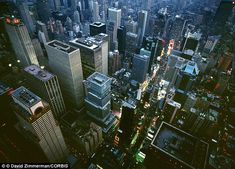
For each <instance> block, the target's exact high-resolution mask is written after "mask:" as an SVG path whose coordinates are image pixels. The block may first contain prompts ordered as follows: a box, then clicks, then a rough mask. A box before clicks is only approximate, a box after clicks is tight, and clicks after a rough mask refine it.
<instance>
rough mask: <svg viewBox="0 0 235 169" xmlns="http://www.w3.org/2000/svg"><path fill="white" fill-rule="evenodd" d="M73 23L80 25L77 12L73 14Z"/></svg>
mask: <svg viewBox="0 0 235 169" xmlns="http://www.w3.org/2000/svg"><path fill="white" fill-rule="evenodd" d="M73 22H75V23H77V24H80V23H81V19H80V13H79V12H78V10H75V11H74V13H73Z"/></svg>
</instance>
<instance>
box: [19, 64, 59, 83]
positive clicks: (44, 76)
mask: <svg viewBox="0 0 235 169" xmlns="http://www.w3.org/2000/svg"><path fill="white" fill-rule="evenodd" d="M24 71H25V72H27V73H29V74H31V75H32V76H34V77H36V78H37V79H40V80H42V81H48V80H49V79H51V78H53V77H54V75H53V74H51V73H49V72H47V71H46V70H43V69H41V68H40V67H39V66H37V65H30V66H28V67H26V68H24Z"/></svg>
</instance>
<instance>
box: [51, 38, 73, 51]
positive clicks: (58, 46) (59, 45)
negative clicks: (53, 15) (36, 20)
mask: <svg viewBox="0 0 235 169" xmlns="http://www.w3.org/2000/svg"><path fill="white" fill-rule="evenodd" d="M47 45H49V46H51V47H53V48H56V49H58V50H61V51H63V52H66V53H71V52H73V51H75V50H77V49H76V48H74V47H72V46H70V45H68V44H66V43H63V42H60V41H58V40H53V41H51V42H48V43H47Z"/></svg>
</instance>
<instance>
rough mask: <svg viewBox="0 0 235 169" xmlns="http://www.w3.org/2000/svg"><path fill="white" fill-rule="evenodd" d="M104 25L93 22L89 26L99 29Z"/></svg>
mask: <svg viewBox="0 0 235 169" xmlns="http://www.w3.org/2000/svg"><path fill="white" fill-rule="evenodd" d="M104 25H105V24H104V23H102V22H93V23H91V24H90V26H95V27H101V26H104Z"/></svg>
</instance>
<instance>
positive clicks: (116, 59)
mask: <svg viewBox="0 0 235 169" xmlns="http://www.w3.org/2000/svg"><path fill="white" fill-rule="evenodd" d="M108 67H109V75H113V74H114V73H115V72H116V71H118V70H119V69H120V68H121V56H120V54H119V52H118V50H115V51H113V52H109V64H108Z"/></svg>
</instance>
